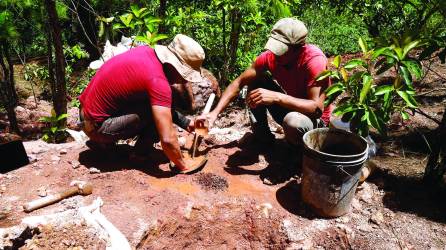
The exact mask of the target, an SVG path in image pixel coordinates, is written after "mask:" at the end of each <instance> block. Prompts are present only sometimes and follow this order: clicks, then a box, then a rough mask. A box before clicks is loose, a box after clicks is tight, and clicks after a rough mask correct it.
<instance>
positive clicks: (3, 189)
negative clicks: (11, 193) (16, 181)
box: [0, 184, 6, 192]
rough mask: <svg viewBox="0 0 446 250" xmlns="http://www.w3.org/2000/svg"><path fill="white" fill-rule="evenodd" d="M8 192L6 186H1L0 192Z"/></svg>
mask: <svg viewBox="0 0 446 250" xmlns="http://www.w3.org/2000/svg"><path fill="white" fill-rule="evenodd" d="M5 191H6V185H5V184H3V185H0V192H5Z"/></svg>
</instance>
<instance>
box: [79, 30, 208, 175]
mask: <svg viewBox="0 0 446 250" xmlns="http://www.w3.org/2000/svg"><path fill="white" fill-rule="evenodd" d="M204 58H205V54H204V51H203V48H202V47H201V46H200V45H199V44H198V43H197V42H196V41H194V40H193V39H192V38H190V37H187V36H185V35H181V34H180V35H177V36H175V38H174V39H173V41H172V42H171V43H170V44H169V45H168V46H167V47H166V46H161V45H156V46H155V48H154V49H152V48H150V47H148V46H140V47H136V48H133V49H131V50H130V51H128V52H125V53H123V54H120V55H117V56H115V57H113V58H111V59H110V60H108V61H107V62H106V63H105V64H104V65H103V66H102V67H101V68H100V69H99V71H98V72H97V73H96V75H95V76H94V77H93V79H92V80H91V82H90V83H89V84H88V86H87V88H86V89H85V91H84V92H83V93H82V95H81V96H80V97H79V100H80V103H81V118H82V119H83V120H84V131H85V133H86V134H87V135H88V136H89V137H90V142H89V143H88V145H90V146H91V147H92V148H94V146H96V148H98V147H104V145H110V144H114V143H115V142H116V141H117V140H119V139H127V138H132V137H134V136H136V135H138V136H139V138H138V141H137V143H136V145H135V149H136V150H137V152H136V153H139V154H142V153H147V151H148V150H150V149H149V148H148V146H149V145H150V144H151V145H153V143H154V142H156V141H158V140H160V141H161V146H162V148H163V151H164V153H165V154H166V156H167V157H168V158H169V159H170V160H171V161H172V162H173V163H174V164H175V166H176V167H177V168H178V170H179V171H180V172H187V171H189V170H193V169H195V168H196V167H198V166H196V165H197V164H194V163H193V162H192V161H187V160H185V159H184V158H183V156H182V154H181V151H180V147H179V143H178V138H177V135H176V129H175V128H174V126H173V122H175V123H177V124H178V125H180V126H181V127H183V128H185V129H187V130H188V131H190V132H191V131H193V130H194V122H193V121H190V120H188V119H187V118H184V117H182V116H181V115H179V113H177V112H173V111H172V110H173V109H172V108H173V106H175V107H178V106H180V107H182V108H183V109H190V108H192V91H191V88H190V85H187V84H186V82H199V81H201V80H202V75H201V69H200V67H201V65H202V63H203V60H204ZM158 137H159V139H158Z"/></svg>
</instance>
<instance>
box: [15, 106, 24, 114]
mask: <svg viewBox="0 0 446 250" xmlns="http://www.w3.org/2000/svg"><path fill="white" fill-rule="evenodd" d="M14 110H15V112H17V113H23V112H26V109H25V108H24V107H22V106H17V107H15V109H14Z"/></svg>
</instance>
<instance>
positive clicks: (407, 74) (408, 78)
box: [400, 66, 412, 86]
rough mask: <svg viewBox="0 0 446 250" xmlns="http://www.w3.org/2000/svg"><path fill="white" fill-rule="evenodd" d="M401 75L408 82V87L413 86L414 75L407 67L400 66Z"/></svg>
mask: <svg viewBox="0 0 446 250" xmlns="http://www.w3.org/2000/svg"><path fill="white" fill-rule="evenodd" d="M400 73H401V75H402V77H403V78H404V81H405V82H406V85H408V86H412V75H411V74H410V72H409V70H408V69H407V68H406V67H405V66H400Z"/></svg>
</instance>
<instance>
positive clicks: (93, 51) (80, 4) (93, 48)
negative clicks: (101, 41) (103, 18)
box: [75, 0, 101, 59]
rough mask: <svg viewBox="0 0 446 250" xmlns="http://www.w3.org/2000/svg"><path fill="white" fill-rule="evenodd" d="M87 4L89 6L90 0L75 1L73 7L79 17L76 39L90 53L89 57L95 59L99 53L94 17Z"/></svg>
mask: <svg viewBox="0 0 446 250" xmlns="http://www.w3.org/2000/svg"><path fill="white" fill-rule="evenodd" d="M89 6H91V1H90V0H82V1H80V0H77V1H76V6H75V7H76V10H77V15H78V17H79V18H78V22H77V23H76V24H77V25H76V26H77V27H76V30H77V35H78V39H79V40H80V41H81V42H82V43H83V44H84V45H85V50H86V51H87V52H88V54H89V55H90V59H97V58H99V57H100V56H101V55H100V53H99V50H98V39H97V34H96V24H95V17H94V15H93V14H92V13H91V12H90V11H88V8H89ZM75 15H76V13H75ZM81 22H82V23H81Z"/></svg>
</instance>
